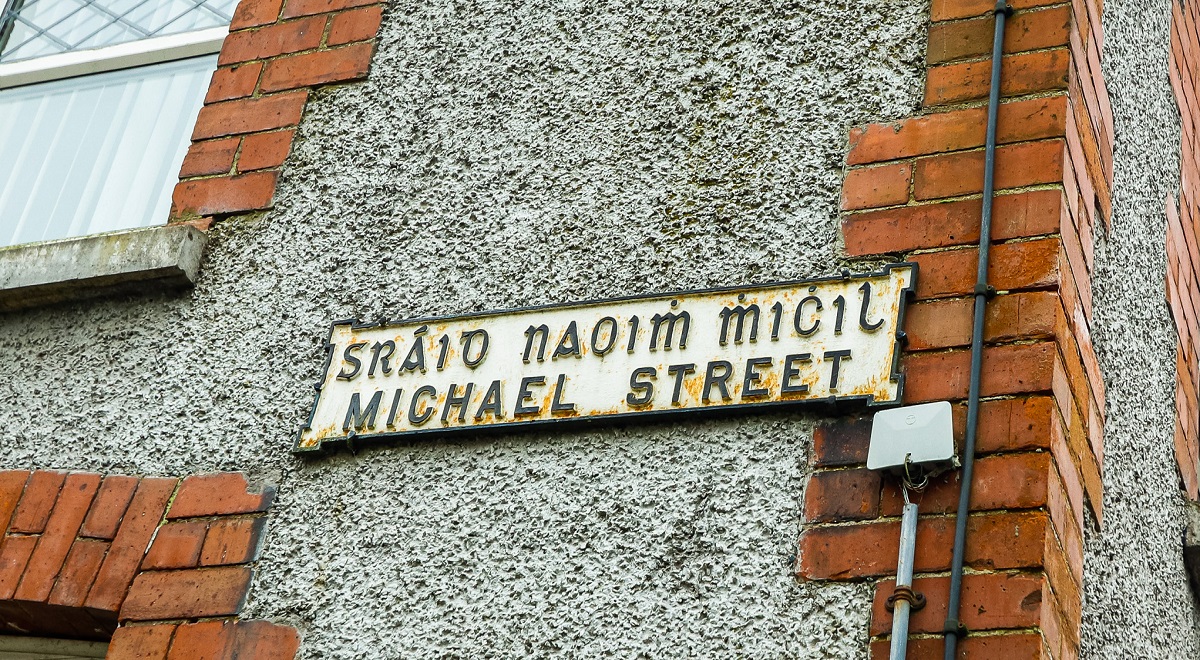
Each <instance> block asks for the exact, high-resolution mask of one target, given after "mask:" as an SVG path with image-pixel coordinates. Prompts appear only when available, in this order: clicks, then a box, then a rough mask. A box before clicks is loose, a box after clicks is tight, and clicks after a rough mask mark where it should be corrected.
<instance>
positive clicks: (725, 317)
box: [295, 263, 917, 452]
mask: <svg viewBox="0 0 1200 660" xmlns="http://www.w3.org/2000/svg"><path fill="white" fill-rule="evenodd" d="M916 275H917V267H916V265H915V264H911V263H902V264H888V265H887V266H885V268H884V269H883V271H882V272H880V273H872V274H865V275H849V274H846V275H845V276H842V277H832V278H825V279H820V280H810V281H801V282H788V283H780V284H767V285H756V286H747V287H737V288H729V289H718V290H708V291H693V292H680V293H670V294H663V295H653V296H642V297H635V298H623V299H616V300H607V301H600V302H588V303H575V304H567V305H555V306H550V307H539V308H532V309H521V310H511V311H497V312H486V313H483V314H473V315H469V316H458V317H447V318H428V319H415V320H406V321H396V322H392V321H387V322H384V323H381V324H376V325H361V324H358V323H356V322H354V321H339V322H336V323H334V324H333V327H332V329H331V330H330V334H329V342H328V346H327V351H328V359H327V362H326V368H325V373H324V374H323V375H322V377H321V379H320V381H319V382H318V383H317V386H316V387H317V396H316V398H315V400H314V402H313V408H312V414H311V416H310V419H309V422H308V423H307V424H306V425H305V426H304V427H303V428H302V429H301V431H300V434H299V437H298V440H297V443H296V449H295V450H296V451H298V452H303V451H312V450H317V449H320V448H321V447H322V445H324V444H326V443H341V442H346V441H351V442H357V441H359V440H367V439H373V438H384V437H389V436H402V435H412V434H429V433H447V432H452V431H462V430H471V429H474V430H476V431H483V430H486V429H497V430H500V429H505V428H516V427H521V426H529V425H541V424H555V423H563V422H580V421H599V420H607V419H624V418H634V417H639V416H650V415H662V414H683V413H685V412H688V411H691V412H697V411H709V412H712V411H721V410H729V409H735V408H762V407H769V406H785V405H796V404H802V403H805V402H810V403H811V402H824V403H830V402H835V401H843V400H858V401H862V402H864V403H866V404H872V405H880V404H896V403H899V401H900V397H901V391H902V389H903V378H902V376H901V375H900V371H899V354H900V345H899V342H898V341H897V337H898V332H899V331H900V330H901V329H902V323H903V319H904V307H905V303H906V301H907V298H908V294H909V293H910V292H912V291H913V289H914V288H915V286H916Z"/></svg>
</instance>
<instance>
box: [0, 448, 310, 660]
mask: <svg viewBox="0 0 1200 660" xmlns="http://www.w3.org/2000/svg"><path fill="white" fill-rule="evenodd" d="M273 497H274V491H272V490H271V489H269V488H268V489H265V490H263V492H261V493H254V492H251V491H249V490H248V484H247V481H246V478H245V476H243V475H241V474H232V473H226V474H208V475H200V476H190V477H187V478H185V479H183V480H182V481H180V480H178V479H164V478H155V477H143V478H136V477H122V476H106V477H102V476H101V475H98V474H87V473H82V472H72V473H67V472H53V471H45V470H38V471H34V472H29V471H9V472H0V529H2V530H3V535H2V536H0V624H2V625H3V627H4V630H3V632H4V633H7V634H35V635H44V636H52V637H69V638H82V639H99V640H103V639H108V638H109V637H110V636H111V638H112V643H111V646H110V647H109V651H108V657H109V658H111V659H114V660H117V659H121V660H124V659H129V660H132V659H134V658H137V659H139V660H143V659H144V660H150V659H156V660H159V659H167V658H170V659H171V660H175V659H183V658H189V659H194V658H206V659H210V658H211V659H220V658H227V659H232V658H245V659H251V658H253V659H263V660H290V659H291V658H293V657H295V654H296V650H297V649H298V648H299V643H300V639H299V636H298V634H297V632H296V631H295V630H294V629H293V628H290V627H287V626H280V625H276V624H273V623H270V622H266V621H241V620H239V619H238V614H239V613H240V612H241V609H242V604H243V602H244V601H245V599H246V594H247V591H248V589H249V586H250V577H251V564H252V563H253V562H254V560H255V559H256V558H257V553H258V546H259V542H260V541H261V539H262V532H263V526H264V524H265V523H266V511H267V508H268V507H269V506H270V505H271V501H272V499H273Z"/></svg>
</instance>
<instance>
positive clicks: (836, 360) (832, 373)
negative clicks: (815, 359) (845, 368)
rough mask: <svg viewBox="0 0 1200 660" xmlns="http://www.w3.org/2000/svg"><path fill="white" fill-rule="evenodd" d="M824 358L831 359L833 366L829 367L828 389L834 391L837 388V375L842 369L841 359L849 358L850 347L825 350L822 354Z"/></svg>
mask: <svg viewBox="0 0 1200 660" xmlns="http://www.w3.org/2000/svg"><path fill="white" fill-rule="evenodd" d="M822 357H823V359H825V360H832V361H833V366H832V367H830V369H829V391H830V392H836V391H837V388H838V376H839V375H840V374H841V371H842V360H849V359H850V349H848V348H847V349H845V350H841V351H825V355H824V356H822Z"/></svg>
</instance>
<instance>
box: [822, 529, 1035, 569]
mask: <svg viewBox="0 0 1200 660" xmlns="http://www.w3.org/2000/svg"><path fill="white" fill-rule="evenodd" d="M1047 522H1048V519H1047V517H1046V514H1045V513H1043V512H1025V513H998V514H988V515H975V516H971V517H970V519H969V520H968V522H967V536H968V538H970V539H971V543H968V544H967V551H966V555H965V558H964V561H965V562H966V564H967V565H968V566H971V567H972V568H977V569H988V570H997V569H1011V568H1033V567H1039V566H1041V565H1042V552H1043V549H1044V546H1045V536H1046V525H1047ZM917 539H919V542H918V543H917V550H916V555H915V557H914V559H913V564H914V568H915V570H916V572H918V573H928V572H935V571H942V570H947V569H948V568H949V567H950V559H951V553H952V550H953V547H954V519H953V518H949V517H937V518H925V519H922V520H920V521H919V522H918V523H917ZM899 548H900V522H899V521H895V520H892V521H887V522H869V523H859V524H852V525H833V526H817V527H810V528H808V529H807V530H805V531H804V533H803V534H801V535H800V576H801V577H802V578H804V579H808V580H847V579H857V578H863V577H879V576H885V575H893V574H895V572H896V561H897V555H898V553H899Z"/></svg>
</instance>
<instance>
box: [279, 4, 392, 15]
mask: <svg viewBox="0 0 1200 660" xmlns="http://www.w3.org/2000/svg"><path fill="white" fill-rule="evenodd" d="M377 2H379V0H288V3H287V7H285V8H284V10H283V17H284V18H294V17H296V16H311V15H313V14H323V13H325V12H330V11H338V10H341V9H350V8H351V7H361V6H363V5H371V4H375V3H377Z"/></svg>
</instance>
